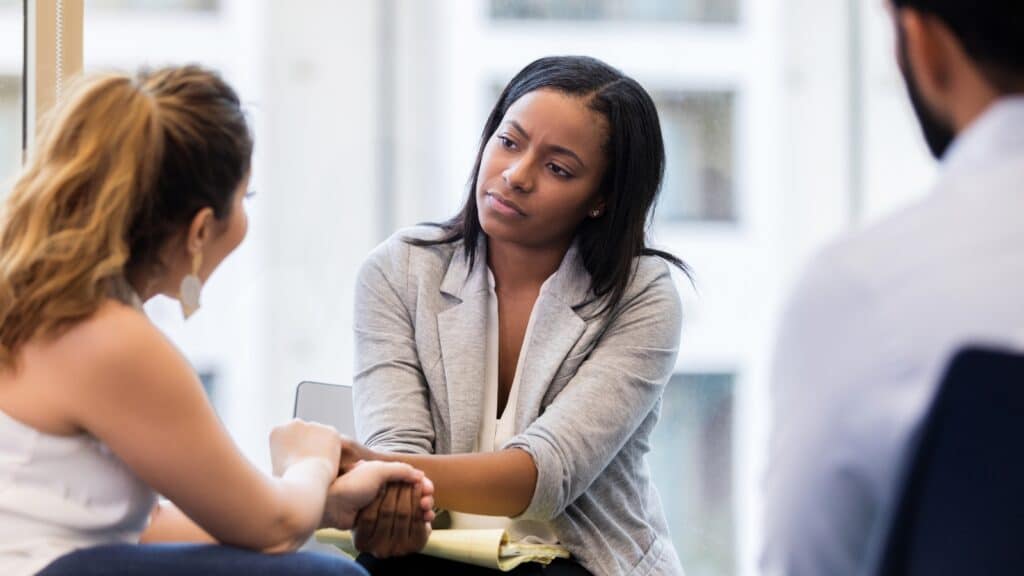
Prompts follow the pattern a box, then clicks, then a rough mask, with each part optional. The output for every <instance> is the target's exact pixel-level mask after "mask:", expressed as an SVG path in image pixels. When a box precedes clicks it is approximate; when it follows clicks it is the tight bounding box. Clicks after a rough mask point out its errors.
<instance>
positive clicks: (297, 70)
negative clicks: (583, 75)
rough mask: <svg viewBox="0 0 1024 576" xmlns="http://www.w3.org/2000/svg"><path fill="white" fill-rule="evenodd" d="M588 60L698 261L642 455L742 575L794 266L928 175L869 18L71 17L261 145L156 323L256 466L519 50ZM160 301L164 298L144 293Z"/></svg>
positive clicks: (339, 353) (335, 349)
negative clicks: (646, 121)
mask: <svg viewBox="0 0 1024 576" xmlns="http://www.w3.org/2000/svg"><path fill="white" fill-rule="evenodd" d="M23 34H24V13H23V5H22V2H21V1H20V0H0V178H2V179H3V182H4V184H3V186H2V188H0V191H2V192H3V193H6V192H7V190H9V188H10V184H11V178H13V177H14V176H15V174H16V172H17V170H18V166H19V164H20V162H21V156H22V152H21V149H22V141H23V138H24V134H23V130H24V127H25V124H26V122H25V117H26V116H25V113H24V106H23V102H24V99H25V96H24V91H25V86H24V84H23V80H22V59H23V54H24V35H23ZM552 54H586V55H591V56H595V57H597V58H601V59H603V60H605V61H607V62H608V63H610V64H612V65H614V66H616V67H619V68H620V69H622V70H623V71H624V72H626V73H627V74H629V75H631V76H633V77H634V78H636V79H637V80H638V81H639V82H640V83H641V84H643V85H644V86H645V87H646V88H647V89H648V90H649V91H650V92H651V94H652V95H653V97H654V99H655V100H656V102H657V104H658V107H659V112H660V116H661V122H662V129H663V131H664V134H665V139H666V144H667V147H668V172H667V175H666V181H665V186H664V189H663V191H662V195H661V199H660V204H659V210H658V215H657V218H656V220H655V222H654V223H653V225H652V228H651V233H652V236H653V238H654V243H655V244H656V245H658V246H659V247H662V248H666V249H668V250H671V251H672V252H674V253H675V254H677V255H679V256H681V257H682V258H684V259H685V260H686V261H687V262H688V263H690V264H691V265H692V266H693V268H694V270H695V272H696V287H695V288H694V287H691V286H690V285H689V283H688V282H687V281H685V279H684V278H682V277H679V278H677V280H678V284H679V288H680V292H681V295H682V298H683V305H684V310H685V314H686V316H685V321H684V326H683V335H682V338H683V339H682V349H681V353H680V355H679V361H678V365H677V370H676V374H675V376H674V377H673V379H672V381H671V382H670V384H669V386H668V389H667V391H666V401H665V404H664V408H663V414H662V420H661V422H660V424H659V426H658V429H657V432H656V437H655V438H654V439H653V453H652V454H651V457H650V463H651V467H652V469H653V474H654V478H655V481H656V482H657V483H658V485H659V487H660V490H661V494H662V498H663V500H664V502H665V506H666V507H667V509H668V512H669V517H670V523H671V529H672V534H673V538H674V539H675V542H676V544H677V546H678V548H679V551H680V554H681V556H682V558H683V563H684V566H685V568H686V570H687V573H688V574H690V575H691V576H709V575H730V574H742V575H753V574H757V550H758V546H759V543H760V536H761V535H760V533H759V510H760V508H761V495H760V490H759V487H760V478H761V475H762V473H763V468H764V465H765V460H766V447H767V437H768V431H769V428H770V422H769V416H770V414H769V409H768V408H769V406H768V402H769V395H768V391H767V384H768V382H767V376H768V371H769V367H770V361H771V351H772V340H773V333H774V330H775V324H776V321H777V319H778V316H779V313H780V310H781V308H782V305H783V303H784V299H785V295H786V291H787V289H788V287H789V286H790V285H791V284H792V283H793V282H794V280H795V278H796V275H797V274H798V273H799V270H800V268H801V267H802V266H803V264H804V263H805V262H806V260H807V258H808V257H809V256H810V255H812V254H813V253H814V252H815V250H817V249H819V248H820V247H821V246H822V245H823V244H824V243H827V242H829V241H830V240H833V239H834V238H836V237H837V236H839V235H841V234H843V233H844V232H846V231H848V230H850V229H851V228H854V227H858V226H862V225H864V224H866V223H870V222H872V221H875V220H877V219H878V218H881V217H884V216H885V215H886V214H889V213H891V212H892V211H894V210H898V209H899V208H900V207H901V206H904V205H906V204H907V203H908V202H912V201H913V200H914V199H915V198H916V197H918V196H919V195H920V194H921V193H923V192H925V191H926V190H927V187H928V185H929V183H930V181H931V179H932V178H933V174H934V166H933V164H932V162H931V161H930V160H929V157H928V155H927V152H926V149H925V147H924V144H923V142H922V141H921V139H920V137H919V136H918V130H917V126H916V124H915V123H914V120H913V116H912V112H911V109H910V106H909V103H908V102H907V101H906V98H905V96H904V90H903V85H902V82H901V80H900V77H899V75H898V72H897V69H896V67H895V63H894V58H893V39H892V32H891V25H890V22H889V20H888V15H887V13H886V10H885V5H884V0H867V1H865V0H832V1H829V2H822V1H820V0H631V1H627V0H543V1H542V0H85V17H84V56H83V59H84V68H85V70H86V71H87V72H90V71H98V70H109V69H117V70H134V69H136V68H138V67H139V66H141V65H150V66H158V65H162V64H181V63H186V62H200V63H202V64H204V65H207V66H211V67H214V68H217V69H219V70H220V71H222V73H223V74H224V75H225V76H226V77H227V79H228V80H229V81H231V82H232V83H233V84H234V86H235V87H236V88H237V89H238V90H239V92H240V94H241V96H242V98H243V100H244V101H245V106H246V109H247V111H248V114H249V116H250V118H251V121H252V125H253V127H254V130H255V134H256V142H257V146H256V152H255V160H254V173H253V180H252V188H253V190H254V191H255V192H256V196H255V197H254V198H253V199H251V200H249V201H248V202H249V204H248V209H249V217H250V229H249V230H250V232H249V236H248V238H247V239H246V241H245V242H244V243H243V245H242V247H241V248H240V249H239V251H238V252H236V253H235V254H234V255H233V256H232V257H231V258H230V259H229V260H228V261H227V262H226V263H225V264H224V265H223V267H222V268H221V269H220V270H219V271H218V272H217V273H216V274H215V275H214V276H213V278H212V279H211V281H210V282H209V284H208V285H207V287H206V288H205V290H204V293H203V309H202V310H201V311H200V312H199V313H198V314H197V315H196V316H195V317H194V318H193V319H192V320H190V321H189V322H188V323H187V324H186V323H184V322H182V321H181V319H180V313H179V311H178V309H177V306H176V304H175V303H174V302H171V301H154V302H151V303H150V304H149V305H147V309H148V311H149V313H150V315H151V316H152V318H153V319H154V320H155V321H156V322H157V323H158V324H159V325H160V326H161V327H162V328H163V329H164V330H166V332H167V333H168V334H169V336H170V337H171V338H172V339H173V340H174V341H175V342H176V343H177V344H178V345H179V346H180V347H181V348H182V350H183V351H184V353H185V354H186V355H187V357H188V358H189V359H190V361H191V362H192V363H193V364H194V366H195V368H196V369H197V371H198V372H199V374H200V375H201V377H202V379H203V382H204V384H205V386H206V387H207V390H208V392H209V394H210V396H211V398H212V400H213V402H214V403H215V405H216V406H217V409H218V411H219V413H220V415H221V417H222V419H223V421H224V423H225V425H226V426H227V427H228V428H229V429H230V431H231V432H232V434H233V435H234V437H235V438H236V440H237V442H238V443H239V445H240V446H241V447H242V449H243V450H244V451H245V453H246V454H247V455H249V456H250V457H251V458H252V459H253V460H254V461H256V462H257V463H258V464H260V465H261V466H263V467H264V468H266V467H268V463H269V457H268V454H267V443H266V439H267V434H268V432H269V429H270V427H271V426H272V425H273V424H275V423H278V422H280V421H282V420H285V419H286V418H288V417H290V415H291V411H292V402H293V394H294V390H295V386H296V384H297V383H298V382H299V381H301V380H320V381H327V382H348V381H350V377H351V368H352V349H353V337H352V332H351V323H352V316H353V314H352V296H353V284H354V277H355V272H356V270H357V269H358V267H359V265H360V263H361V261H362V259H363V258H364V256H365V255H366V254H367V253H368V252H369V251H370V250H371V249H372V248H373V247H374V246H375V245H376V244H378V243H380V242H381V241H383V240H384V239H385V238H387V237H388V236H389V235H391V234H392V233H393V232H394V231H396V230H397V229H399V228H402V227H404V226H409V225H412V224H415V223H417V222H422V221H437V220H442V219H445V218H446V217H448V216H450V215H451V214H453V213H454V211H455V210H456V209H457V207H458V206H459V205H460V203H461V200H462V198H463V196H464V194H465V183H466V180H467V178H468V177H469V171H470V168H471V166H472V163H473V160H474V155H475V152H476V147H477V144H478V141H479V137H480V134H479V131H480V130H481V128H482V126H483V121H484V119H485V117H486V115H487V113H488V112H489V110H490V108H491V106H492V105H493V103H494V100H495V97H496V95H497V93H498V92H499V91H500V89H501V87H502V86H503V85H504V83H505V82H506V81H507V80H508V79H509V78H511V77H512V75H514V74H515V73H516V72H517V71H518V70H519V69H520V68H522V67H523V66H525V65H526V64H528V63H529V62H530V61H532V60H534V59H535V58H538V57H541V56H545V55H552ZM158 300H159V299H158Z"/></svg>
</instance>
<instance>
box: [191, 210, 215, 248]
mask: <svg viewBox="0 0 1024 576" xmlns="http://www.w3.org/2000/svg"><path fill="white" fill-rule="evenodd" d="M215 220H216V218H215V216H214V214H213V208H210V207H209V206H207V207H206V208H203V209H202V210H200V211H199V212H196V215H195V216H194V217H193V218H192V223H191V224H189V227H188V237H187V238H186V239H185V248H186V249H187V250H188V253H189V256H192V255H195V254H199V253H201V252H202V251H203V247H204V246H206V243H207V242H209V241H210V238H211V237H212V235H213V226H214V224H215Z"/></svg>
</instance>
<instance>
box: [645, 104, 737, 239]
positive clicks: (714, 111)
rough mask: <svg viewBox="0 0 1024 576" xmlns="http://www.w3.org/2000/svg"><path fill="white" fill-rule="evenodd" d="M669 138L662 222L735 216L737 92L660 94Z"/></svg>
mask: <svg viewBox="0 0 1024 576" xmlns="http://www.w3.org/2000/svg"><path fill="white" fill-rule="evenodd" d="M656 99H657V104H658V113H659V114H660V116H661V129H662V135H663V137H664V139H665V154H666V160H667V166H666V168H665V182H664V186H663V188H662V193H661V197H660V199H659V201H658V212H657V217H658V220H659V221H660V222H685V221H731V220H735V219H736V198H735V178H734V165H735V163H734V160H733V150H734V142H733V140H734V130H733V122H734V101H735V98H734V96H733V94H731V93H728V92H720V93H714V92H709V93H669V94H661V95H658V96H656Z"/></svg>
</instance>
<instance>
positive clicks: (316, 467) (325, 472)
mask: <svg viewBox="0 0 1024 576" xmlns="http://www.w3.org/2000/svg"><path fill="white" fill-rule="evenodd" d="M337 476H338V467H337V465H335V464H332V463H331V461H330V460H328V459H327V458H323V457H319V456H317V457H309V458H302V459H301V460H297V461H295V462H294V463H292V464H291V465H289V466H288V468H286V469H285V471H284V474H282V475H281V478H283V479H285V480H305V481H309V482H312V483H315V484H317V485H320V484H322V485H323V486H324V487H327V486H330V485H331V482H334V479H335V478H337Z"/></svg>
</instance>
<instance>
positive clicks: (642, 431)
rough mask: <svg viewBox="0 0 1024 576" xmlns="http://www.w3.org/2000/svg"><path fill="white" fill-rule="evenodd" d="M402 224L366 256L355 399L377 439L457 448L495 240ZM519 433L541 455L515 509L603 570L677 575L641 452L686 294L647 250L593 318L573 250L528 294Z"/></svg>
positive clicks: (465, 422) (476, 390)
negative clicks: (448, 236)
mask: <svg viewBox="0 0 1024 576" xmlns="http://www.w3.org/2000/svg"><path fill="white" fill-rule="evenodd" d="M437 234H438V231H437V230H436V229H431V228H413V229H409V230H404V231H401V232H399V233H397V234H396V235H394V236H393V237H391V238H390V239H389V240H388V241H386V242H385V243H384V244H382V245H381V246H379V247H378V248H377V249H376V250H374V251H373V253H371V254H370V256H369V258H368V259H367V260H366V262H365V263H364V264H363V267H362V269H361V270H360V272H359V279H358V286H357V288H356V312H355V330H356V374H355V384H354V393H355V411H356V430H357V431H358V435H359V439H360V440H361V441H362V442H364V443H366V445H367V446H370V447H372V448H374V449H378V450H384V451H391V452H404V453H417V454H431V453H437V454H455V453H465V452H470V451H472V450H473V447H474V441H475V439H476V436H477V431H478V430H479V428H480V423H481V422H480V419H481V413H482V406H481V403H482V402H483V393H484V392H483V387H482V383H483V381H484V367H485V366H484V365H485V362H486V359H485V356H486V355H485V345H486V342H487V338H486V333H487V312H488V308H487V306H488V282H487V275H486V265H487V263H486V250H483V249H482V248H483V244H481V246H479V247H478V249H477V252H476V254H477V257H476V265H475V266H474V267H473V268H472V269H470V267H469V262H468V260H467V259H466V257H465V255H464V254H465V253H464V251H463V244H462V242H456V243H452V244H447V245H441V246H433V247H425V248H421V247H416V246H411V245H409V244H408V243H406V242H404V241H403V238H407V237H412V238H431V237H436V236H437ZM535 307H536V311H535V317H534V325H533V328H532V335H531V339H530V342H526V343H524V347H526V356H525V358H524V361H523V364H522V368H521V370H522V371H523V372H522V375H521V376H520V382H519V385H520V390H519V404H518V406H517V408H516V413H515V431H516V434H517V435H516V436H515V437H513V438H512V439H511V440H510V441H509V442H508V443H507V444H506V445H505V446H504V448H520V449H522V450H525V451H526V452H527V453H529V454H530V455H531V456H532V457H533V460H534V462H535V463H536V466H537V473H538V477H537V486H536V488H535V490H534V494H533V499H532V501H531V502H530V505H529V507H528V508H527V509H526V511H525V512H523V514H522V516H521V517H520V518H523V519H533V520H541V521H545V522H547V523H548V524H549V525H550V526H551V527H552V528H553V530H554V532H555V533H556V534H557V535H558V538H559V540H560V541H561V542H562V544H563V545H564V546H566V547H567V548H568V549H569V551H570V552H571V553H572V555H573V557H574V558H575V559H576V560H577V561H578V562H580V563H581V564H582V565H583V566H584V567H585V568H586V569H587V570H589V571H590V572H592V573H594V574H608V575H613V574H631V575H633V574H636V575H639V574H682V573H683V570H682V567H681V566H680V563H679V558H678V556H677V554H676V551H675V549H674V547H673V545H672V541H671V539H670V537H669V534H668V528H667V526H666V524H665V517H664V512H663V510H662V507H661V501H660V499H659V497H658V492H657V490H656V489H655V488H654V485H653V484H652V482H651V478H650V472H649V470H648V467H647V463H646V461H645V460H644V454H646V453H647V451H648V450H649V448H650V446H649V444H648V438H649V436H650V434H651V430H652V429H653V428H654V425H655V424H656V423H657V421H658V414H659V412H660V408H661V395H662V391H663V390H664V387H665V384H666V382H667V381H668V379H669V376H670V375H671V374H672V370H673V368H674V366H675V360H676V353H677V351H678V346H679V333H680V322H681V314H682V311H681V305H680V301H679V296H678V294H677V292H676V288H675V284H674V283H673V281H672V278H671V276H670V274H669V270H668V266H667V265H666V264H665V262H664V261H662V260H660V259H657V258H651V257H643V258H640V259H639V260H638V261H637V268H636V273H635V274H634V277H633V279H632V281H631V282H630V284H629V288H628V289H627V290H626V293H625V296H624V297H623V299H622V303H621V304H620V305H619V306H618V307H617V308H616V310H615V311H614V313H612V314H608V313H604V314H597V312H598V311H599V310H600V307H601V306H600V302H595V301H594V299H593V297H592V294H591V292H590V275H589V274H588V273H587V271H586V270H585V269H584V267H583V265H582V262H581V261H580V259H579V257H578V254H577V252H576V250H575V248H573V249H571V250H570V251H569V252H568V254H567V255H566V256H565V258H564V260H563V261H562V264H561V266H560V267H559V269H558V272H557V273H556V275H555V277H554V278H552V279H551V280H550V283H549V285H548V287H547V288H546V289H545V291H544V293H543V294H542V295H541V296H540V297H539V298H538V300H537V303H536V304H535Z"/></svg>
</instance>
